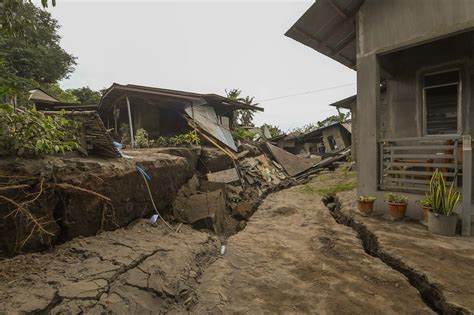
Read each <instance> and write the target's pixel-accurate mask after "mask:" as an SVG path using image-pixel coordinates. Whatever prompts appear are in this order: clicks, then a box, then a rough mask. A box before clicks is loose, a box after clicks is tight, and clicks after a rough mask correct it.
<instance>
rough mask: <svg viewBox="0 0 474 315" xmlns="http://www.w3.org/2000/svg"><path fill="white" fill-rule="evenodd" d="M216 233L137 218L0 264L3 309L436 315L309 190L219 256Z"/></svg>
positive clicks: (270, 209)
mask: <svg viewBox="0 0 474 315" xmlns="http://www.w3.org/2000/svg"><path fill="white" fill-rule="evenodd" d="M219 245H220V242H219V241H218V239H217V238H216V237H214V236H209V235H208V234H206V233H201V232H198V231H195V230H192V229H190V228H189V227H186V226H183V227H182V229H181V233H178V234H176V233H170V232H169V231H167V230H166V229H165V227H164V226H163V225H160V226H158V227H152V226H150V225H149V224H148V223H147V222H146V221H143V220H142V221H138V222H137V223H136V224H134V225H133V226H131V227H129V228H128V229H122V230H116V231H114V232H106V233H102V234H100V235H98V236H95V237H88V238H78V239H75V240H73V241H71V242H68V243H66V244H63V245H61V246H58V247H57V248H56V249H55V250H54V251H53V252H51V253H44V254H28V255H23V256H17V257H15V258H12V259H6V260H3V261H0V301H2V302H0V313H11V312H14V311H15V312H18V311H25V312H45V313H48V312H50V313H58V312H64V311H67V312H71V313H78V312H81V311H82V312H86V313H99V312H105V311H109V312H112V313H119V314H123V313H140V314H141V313H165V312H172V313H175V312H185V311H191V312H198V313H206V312H210V311H211V312H226V313H227V312H249V313H289V312H292V313H294V312H304V313H337V314H345V313H383V314H387V313H392V314H395V313H412V314H415V313H416V314H420V313H432V311H431V310H430V309H429V308H428V307H427V306H426V305H425V304H424V303H423V301H422V300H421V298H420V296H419V294H418V291H417V290H416V289H415V288H414V287H412V286H411V285H410V284H409V283H408V281H407V279H406V278H405V277H404V276H402V275H401V274H400V273H398V272H396V271H394V270H393V269H391V268H390V267H388V266H386V265H385V264H384V263H383V262H382V261H381V260H379V259H377V258H374V257H372V256H369V255H367V254H366V253H365V252H364V250H363V247H362V244H361V241H360V240H359V239H358V238H357V235H356V233H355V232H354V231H353V230H352V229H351V228H349V227H346V226H344V225H341V224H338V223H336V222H335V221H334V219H333V218H332V217H331V215H330V213H329V211H328V210H327V209H326V207H325V206H324V205H323V204H322V202H321V201H320V196H319V195H318V194H317V193H315V192H314V191H313V190H312V189H308V186H298V187H293V188H290V189H287V190H284V191H280V192H277V193H274V194H271V195H269V196H268V197H267V198H266V200H265V201H264V202H263V203H262V205H261V206H260V207H259V209H258V211H257V212H256V213H255V214H254V216H253V217H252V218H251V220H250V221H249V222H248V225H247V227H246V229H245V230H243V231H241V232H240V233H238V234H236V235H234V236H232V237H230V238H229V239H228V240H227V244H226V247H227V251H226V253H225V255H224V256H218V249H219Z"/></svg>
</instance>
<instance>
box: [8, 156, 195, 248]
mask: <svg viewBox="0 0 474 315" xmlns="http://www.w3.org/2000/svg"><path fill="white" fill-rule="evenodd" d="M171 150H172V151H173V152H171V151H169V150H168V151H163V150H147V151H142V153H141V154H140V152H136V153H135V154H133V157H134V158H133V159H100V158H78V157H70V158H65V157H49V158H45V159H40V160H13V159H12V160H8V159H7V160H2V161H0V174H1V176H0V181H1V185H0V186H1V187H12V186H13V187H14V188H12V189H10V190H3V191H2V196H4V197H6V198H8V199H9V200H6V199H4V198H3V199H2V200H1V201H2V202H1V203H0V217H1V218H2V221H1V223H0V255H8V254H11V253H14V252H18V251H24V252H27V251H37V250H41V249H46V248H48V247H50V246H52V245H54V244H57V243H61V242H64V241H67V240H70V239H72V238H74V237H76V236H89V235H94V234H96V233H97V232H98V231H101V230H112V229H116V228H118V227H121V226H125V225H127V224H128V223H130V222H131V221H132V220H134V219H136V218H140V217H143V216H144V215H148V214H150V213H151V212H152V211H153V207H152V204H151V202H150V197H149V194H148V191H147V188H146V185H145V183H144V179H143V177H142V176H141V175H140V173H138V172H137V169H136V165H140V166H142V167H143V168H144V169H145V170H146V171H147V173H148V174H149V175H150V177H151V180H150V181H149V185H150V188H151V191H152V194H153V198H154V200H155V201H156V204H157V207H158V208H159V209H160V210H162V211H163V212H167V210H169V209H168V208H169V207H170V206H171V204H172V202H173V200H174V198H175V196H176V194H177V192H178V190H179V188H180V187H181V186H182V185H183V184H184V183H186V182H187V180H188V179H189V178H191V177H192V176H193V175H194V173H195V170H196V165H197V154H196V153H195V152H194V151H192V150H191V149H171ZM15 186H18V188H15ZM14 203H16V204H14ZM18 205H20V206H22V208H23V209H25V210H27V211H24V212H19V211H18V209H20V210H21V209H22V208H20V207H19V206H18ZM15 209H17V211H16V212H15V211H14V210H15ZM28 212H29V213H31V214H32V215H33V216H34V218H35V219H36V220H37V221H39V223H40V225H41V226H42V228H44V230H45V231H47V232H49V233H46V232H42V231H39V227H35V222H32V220H30V219H29V218H28V216H27V215H28ZM32 228H36V230H35V231H34V233H31V234H30V232H31V231H32Z"/></svg>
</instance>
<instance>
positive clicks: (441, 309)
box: [322, 196, 471, 314]
mask: <svg viewBox="0 0 474 315" xmlns="http://www.w3.org/2000/svg"><path fill="white" fill-rule="evenodd" d="M322 201H323V202H324V204H325V205H326V206H327V207H328V209H329V210H330V213H331V215H332V217H333V218H334V219H335V221H336V222H337V223H339V224H343V225H346V226H348V227H350V228H352V229H353V230H354V231H356V232H357V234H358V236H359V238H360V239H361V241H362V245H363V247H364V250H365V252H366V253H367V254H369V255H371V256H373V257H376V258H379V259H380V260H381V261H382V262H383V263H385V264H386V265H387V266H389V267H390V268H392V269H394V270H395V271H397V272H400V273H402V274H403V275H404V276H405V277H406V278H407V279H408V281H409V283H410V284H411V285H412V286H413V287H414V288H416V289H417V290H418V292H420V295H421V297H422V299H423V301H424V302H425V303H426V305H427V306H429V307H430V308H431V309H432V310H433V311H435V312H437V313H441V314H471V313H470V311H469V310H467V309H465V308H463V307H461V306H459V305H455V304H452V303H449V302H448V301H447V300H446V297H445V296H444V294H443V290H442V289H441V288H440V287H439V286H438V285H436V284H435V283H433V282H432V281H431V280H430V279H429V278H428V277H427V276H426V275H425V274H424V273H422V272H420V271H418V270H415V269H413V268H411V267H410V266H408V265H407V264H406V263H405V262H403V261H401V260H400V259H399V258H397V257H394V256H393V255H391V254H390V253H388V252H387V251H385V250H384V249H383V248H381V246H380V244H379V241H378V238H377V236H376V235H375V234H374V233H373V232H372V231H371V230H369V228H367V226H366V225H364V224H363V223H361V222H359V221H356V220H354V218H353V217H352V216H350V215H347V214H345V213H343V212H342V211H341V203H340V201H339V200H338V198H337V197H332V196H330V197H324V198H323V200H322Z"/></svg>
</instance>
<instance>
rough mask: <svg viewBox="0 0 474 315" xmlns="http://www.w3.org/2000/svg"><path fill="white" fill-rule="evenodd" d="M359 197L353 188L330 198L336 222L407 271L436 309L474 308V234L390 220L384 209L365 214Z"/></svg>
mask: <svg viewBox="0 0 474 315" xmlns="http://www.w3.org/2000/svg"><path fill="white" fill-rule="evenodd" d="M355 199H356V193H355V191H351V192H344V193H341V194H339V195H338V198H336V199H335V200H326V202H329V204H328V205H329V206H330V208H331V209H332V210H331V214H332V215H333V217H334V218H335V220H336V221H337V222H338V223H340V224H344V225H346V226H349V227H351V228H352V229H354V231H356V232H357V234H358V235H359V237H360V239H361V240H362V243H363V246H364V249H365V251H366V252H367V253H368V254H370V255H372V256H374V257H377V258H379V259H380V260H381V261H383V262H384V263H385V264H387V266H390V267H391V268H393V269H394V270H396V271H397V272H400V273H401V274H403V275H405V276H406V277H407V278H408V280H409V281H410V283H411V284H412V285H413V286H414V287H415V288H416V289H417V290H418V291H419V292H420V295H421V296H422V297H423V299H424V301H425V302H426V303H427V305H429V306H430V307H431V308H432V309H433V310H434V311H436V312H439V313H442V314H472V313H474V303H473V301H474V300H473V297H474V289H473V288H472V283H473V281H474V276H473V273H474V267H473V266H474V249H473V244H474V239H472V238H466V237H443V236H437V235H433V234H431V233H429V231H427V229H426V227H424V226H423V225H422V224H419V223H418V222H416V221H413V220H410V219H405V220H402V221H391V220H388V219H387V218H386V216H384V215H381V214H380V212H381V211H378V212H379V214H375V215H372V216H364V215H362V214H360V213H358V212H357V211H356V210H355V209H356V207H355V201H354V200H355ZM377 210H381V209H377Z"/></svg>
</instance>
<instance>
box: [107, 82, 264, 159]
mask: <svg viewBox="0 0 474 315" xmlns="http://www.w3.org/2000/svg"><path fill="white" fill-rule="evenodd" d="M236 110H253V111H263V108H260V107H257V106H252V105H247V104H244V103H242V102H238V101H233V100H230V99H228V98H226V97H223V96H220V95H217V94H198V93H192V92H184V91H177V90H169V89H161V88H153V87H147V86H139V85H131V84H127V85H121V84H117V83H114V84H112V86H111V87H109V88H108V89H107V90H106V91H105V92H104V94H103V96H102V99H101V101H100V104H99V108H98V111H99V113H100V115H101V117H102V119H103V121H104V123H105V125H106V127H107V128H108V129H112V128H113V130H114V131H115V132H117V131H118V130H119V128H120V126H121V125H122V124H127V125H128V127H129V128H130V136H131V145H132V147H133V146H134V145H135V139H134V135H135V131H136V130H138V129H145V130H146V131H147V132H148V134H149V136H150V138H157V137H160V136H164V137H170V136H174V135H177V134H181V133H184V132H186V131H189V130H193V129H195V128H198V129H199V131H201V134H202V135H204V137H205V138H206V139H208V140H209V138H208V137H212V138H214V139H215V140H217V141H218V142H219V144H221V145H224V146H226V147H227V148H229V149H231V150H232V151H234V152H235V151H237V148H236V145H235V143H234V140H233V137H232V134H231V130H232V129H233V127H234V126H233V121H234V112H235V111H236ZM189 120H192V121H193V122H194V123H195V124H193V125H192V126H191V125H190V123H189Z"/></svg>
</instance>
